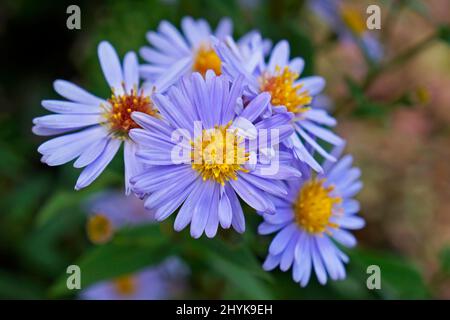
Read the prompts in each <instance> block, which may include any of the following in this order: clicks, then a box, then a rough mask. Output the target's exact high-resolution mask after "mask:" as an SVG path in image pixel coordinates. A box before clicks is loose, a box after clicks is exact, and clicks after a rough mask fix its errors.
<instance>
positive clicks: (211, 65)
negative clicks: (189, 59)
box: [192, 44, 222, 76]
mask: <svg viewBox="0 0 450 320" xmlns="http://www.w3.org/2000/svg"><path fill="white" fill-rule="evenodd" d="M221 64H222V61H220V58H219V56H218V55H217V53H216V52H215V51H214V49H212V48H211V46H210V45H204V44H203V45H201V46H200V48H199V49H198V50H197V53H196V56H195V59H194V65H193V66H192V69H193V71H197V72H200V73H201V74H202V75H203V76H205V74H206V71H208V70H210V69H211V70H213V71H214V72H215V74H216V75H221V74H222V68H221Z"/></svg>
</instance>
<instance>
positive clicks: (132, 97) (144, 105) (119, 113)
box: [105, 89, 157, 138]
mask: <svg viewBox="0 0 450 320" xmlns="http://www.w3.org/2000/svg"><path fill="white" fill-rule="evenodd" d="M108 102H109V103H110V105H111V106H112V108H111V109H109V110H107V111H106V112H105V117H106V118H107V119H108V124H109V128H110V130H111V131H112V132H113V133H114V134H116V135H117V136H118V137H120V138H128V131H130V130H131V129H134V128H140V126H139V125H138V124H137V123H136V122H134V120H133V119H132V118H131V114H132V113H133V112H134V111H139V112H143V113H146V114H148V115H151V116H154V117H155V116H157V110H156V108H154V106H153V102H152V101H151V99H150V97H149V96H145V95H144V92H143V90H142V91H141V93H140V94H139V95H138V94H137V91H136V90H134V89H132V90H131V93H130V94H123V95H115V94H114V92H113V94H112V95H111V98H109V99H108Z"/></svg>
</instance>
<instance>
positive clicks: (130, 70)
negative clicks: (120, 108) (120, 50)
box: [123, 52, 139, 93]
mask: <svg viewBox="0 0 450 320" xmlns="http://www.w3.org/2000/svg"><path fill="white" fill-rule="evenodd" d="M123 80H124V82H125V89H126V90H127V93H131V90H132V89H134V90H137V88H138V85H139V64H138V59H137V56H136V54H135V53H134V52H128V53H127V54H126V55H125V58H124V61H123Z"/></svg>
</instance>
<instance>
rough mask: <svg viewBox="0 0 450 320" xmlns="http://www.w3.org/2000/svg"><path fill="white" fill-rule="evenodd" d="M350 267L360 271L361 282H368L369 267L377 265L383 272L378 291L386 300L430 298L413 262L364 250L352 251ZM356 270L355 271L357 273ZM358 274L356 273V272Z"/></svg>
mask: <svg viewBox="0 0 450 320" xmlns="http://www.w3.org/2000/svg"><path fill="white" fill-rule="evenodd" d="M349 255H350V265H351V266H353V267H354V268H355V270H356V269H357V270H358V276H359V277H360V281H364V283H365V282H366V280H367V278H368V276H369V275H368V274H367V273H366V270H367V267H368V266H370V265H377V266H379V267H380V270H381V289H380V290H379V291H378V290H373V291H376V293H378V294H379V295H380V296H381V297H382V298H385V299H424V298H427V297H429V290H428V288H427V287H426V285H425V283H424V281H423V278H422V275H421V272H420V271H419V269H418V268H417V267H416V266H415V265H414V264H413V263H411V262H409V261H407V260H405V259H402V258H400V257H398V256H396V255H391V254H386V253H381V252H373V251H368V250H363V249H358V250H354V251H351V252H350V253H349ZM355 270H354V271H355ZM355 273H356V271H355Z"/></svg>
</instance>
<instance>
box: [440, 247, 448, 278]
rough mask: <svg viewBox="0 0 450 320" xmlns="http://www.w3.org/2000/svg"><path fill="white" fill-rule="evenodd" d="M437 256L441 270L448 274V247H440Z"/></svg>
mask: <svg viewBox="0 0 450 320" xmlns="http://www.w3.org/2000/svg"><path fill="white" fill-rule="evenodd" d="M439 258H440V261H441V270H442V271H443V272H444V273H446V274H448V275H450V247H446V248H444V249H442V251H441V252H440V254H439Z"/></svg>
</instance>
